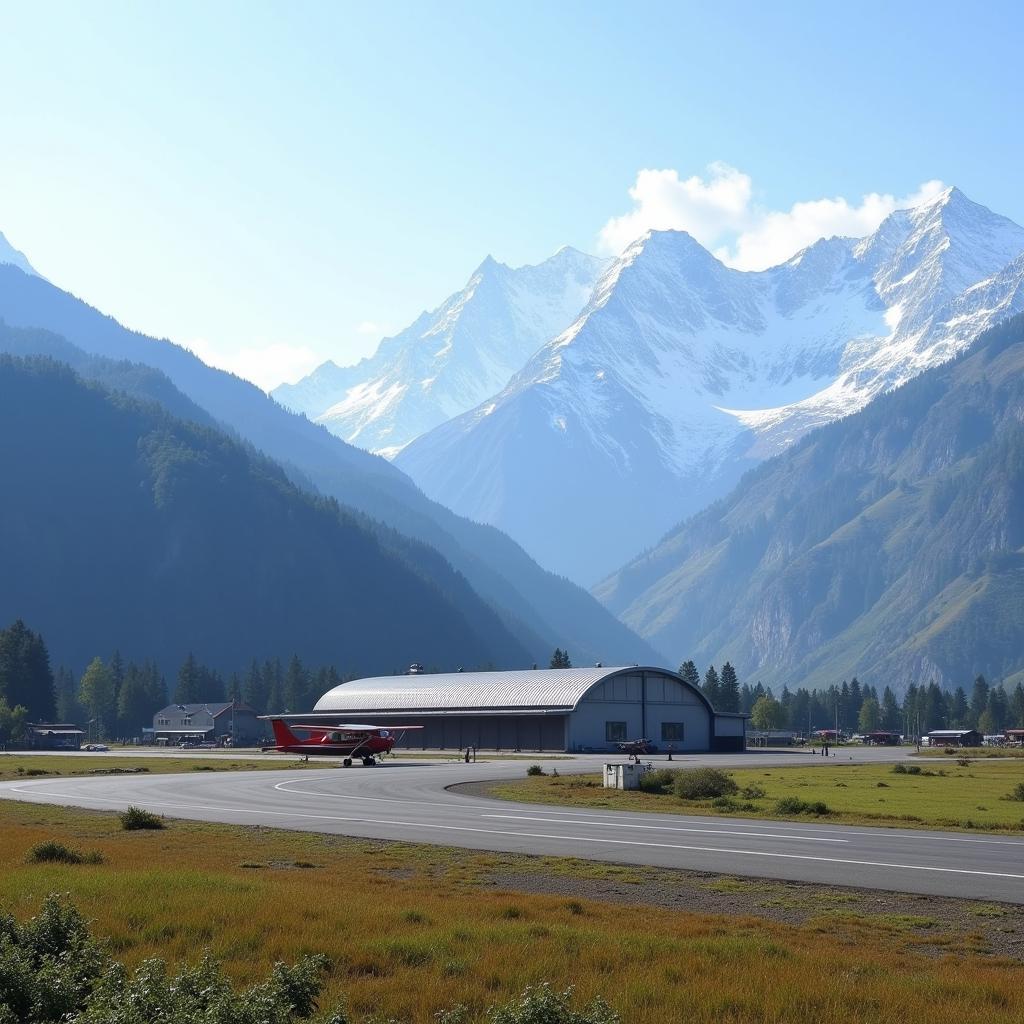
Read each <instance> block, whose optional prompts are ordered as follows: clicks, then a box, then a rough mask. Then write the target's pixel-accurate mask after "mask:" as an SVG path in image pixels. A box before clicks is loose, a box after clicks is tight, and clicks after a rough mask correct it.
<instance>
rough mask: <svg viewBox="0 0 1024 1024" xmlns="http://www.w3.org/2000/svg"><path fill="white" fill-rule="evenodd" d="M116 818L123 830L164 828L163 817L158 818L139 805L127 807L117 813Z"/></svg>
mask: <svg viewBox="0 0 1024 1024" xmlns="http://www.w3.org/2000/svg"><path fill="white" fill-rule="evenodd" d="M118 819H119V820H120V822H121V828H123V829H124V830H125V832H135V831H137V830H138V829H145V828H151V829H158V828H164V827H165V826H164V821H163V818H158V817H157V816H156V815H155V814H151V813H150V812H149V811H144V810H143V809H142V808H141V807H129V808H128V810H127V811H124V812H122V813H121V814H119V815H118Z"/></svg>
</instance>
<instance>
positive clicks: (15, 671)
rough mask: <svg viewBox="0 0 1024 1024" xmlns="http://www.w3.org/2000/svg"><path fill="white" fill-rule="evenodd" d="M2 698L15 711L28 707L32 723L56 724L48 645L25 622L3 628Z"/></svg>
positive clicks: (0, 659) (0, 656)
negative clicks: (17, 708) (54, 721)
mask: <svg viewBox="0 0 1024 1024" xmlns="http://www.w3.org/2000/svg"><path fill="white" fill-rule="evenodd" d="M0 697H5V698H6V699H7V703H8V704H9V705H10V706H11V707H12V708H16V707H19V706H20V707H24V708H25V709H26V711H27V714H28V715H29V719H30V720H35V721H37V722H52V721H53V719H54V717H55V716H56V714H57V699H56V692H55V686H54V679H53V672H52V671H51V669H50V655H49V653H48V652H47V650H46V644H45V642H44V641H43V638H42V636H40V635H39V634H38V633H33V632H32V630H31V629H29V628H28V626H26V625H25V623H24V622H23V621H22V620H21V619H18V620H17V621H15V622H14V623H13V624H12V625H11V626H9V627H8V628H7V629H0Z"/></svg>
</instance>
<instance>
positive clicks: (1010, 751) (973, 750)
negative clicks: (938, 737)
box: [917, 747, 1024, 760]
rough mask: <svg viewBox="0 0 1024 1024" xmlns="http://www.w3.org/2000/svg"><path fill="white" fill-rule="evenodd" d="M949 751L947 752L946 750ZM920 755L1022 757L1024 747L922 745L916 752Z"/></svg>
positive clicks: (955, 757)
mask: <svg viewBox="0 0 1024 1024" xmlns="http://www.w3.org/2000/svg"><path fill="white" fill-rule="evenodd" d="M947 750H948V751H949V753H948V754H947V753H946V751H947ZM917 753H918V756H920V757H943V758H953V759H954V760H956V759H957V758H958V757H973V758H979V757H984V758H990V757H1021V758H1024V747H922V748H921V749H920V750H919V751H918V752H917Z"/></svg>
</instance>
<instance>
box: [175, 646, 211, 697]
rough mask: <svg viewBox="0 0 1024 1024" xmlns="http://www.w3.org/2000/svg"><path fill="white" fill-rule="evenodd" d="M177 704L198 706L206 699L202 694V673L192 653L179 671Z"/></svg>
mask: <svg viewBox="0 0 1024 1024" xmlns="http://www.w3.org/2000/svg"><path fill="white" fill-rule="evenodd" d="M172 699H173V701H174V703H175V704H198V703H199V702H200V701H202V700H204V699H206V698H205V697H204V695H203V693H202V673H201V671H200V668H199V663H198V662H197V661H196V659H195V655H193V653H192V652H191V651H189V652H188V657H187V658H186V659H185V661H184V662H183V664H182V666H181V668H180V669H179V670H178V682H177V685H176V686H175V687H174V696H173V698H172Z"/></svg>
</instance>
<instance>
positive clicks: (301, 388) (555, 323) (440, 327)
mask: <svg viewBox="0 0 1024 1024" xmlns="http://www.w3.org/2000/svg"><path fill="white" fill-rule="evenodd" d="M606 263H607V261H605V260H600V259H598V258H596V257H594V256H589V255H587V254H586V253H582V252H579V251H578V250H576V249H573V248H571V247H569V246H565V247H563V248H562V249H559V250H558V252H557V253H555V255H554V256H552V257H551V258H550V259H547V260H545V261H544V262H543V263H540V264H537V265H536V266H523V267H516V268H513V267H509V266H507V265H506V264H504V263H500V262H499V261H497V260H496V259H494V257H493V256H490V255H489V256H487V257H486V258H485V259H484V260H483V262H481V264H480V265H479V266H478V267H477V268H476V270H474V271H473V273H472V274H471V275H470V278H469V280H468V281H467V282H466V285H465V286H464V287H463V288H462V290H461V291H459V292H456V293H455V294H453V295H451V296H450V297H449V298H448V299H447V300H446V301H445V302H444V303H443V304H442V305H441V306H439V307H438V308H437V309H435V310H433V311H432V312H425V313H423V314H422V315H421V316H420V317H418V318H417V320H416V321H415V322H414V323H413V324H411V325H410V326H409V327H407V328H406V329H405V330H404V331H402V332H401V333H400V334H397V335H395V336H393V337H390V338H385V339H384V340H383V341H382V342H381V343H380V346H379V347H378V350H377V352H376V353H375V354H374V355H373V356H372V357H370V358H369V359H364V360H363V361H362V362H360V363H359V364H357V365H356V366H352V367H338V366H337V365H335V364H334V363H330V364H325V365H324V366H322V367H320V368H318V369H317V370H316V371H314V373H312V374H311V375H310V376H309V377H307V378H305V379H304V380H302V381H300V382H299V383H298V384H295V385H284V386H282V387H280V388H278V389H277V390H276V391H275V392H274V396H275V397H276V398H277V399H278V400H279V401H280V402H282V404H284V405H286V406H288V407H289V408H291V409H293V410H295V411H298V412H304V413H306V414H307V415H309V416H312V417H313V418H315V419H317V420H318V421H319V422H321V423H323V424H324V425H325V426H327V428H328V429H329V430H331V431H332V432H333V433H336V434H338V435H339V436H340V437H343V438H344V439H345V440H347V441H349V442H351V443H352V444H356V445H358V446H360V447H362V448H368V449H371V450H373V451H379V452H381V453H382V454H386V455H389V456H393V455H394V454H396V453H397V451H398V450H400V449H401V447H402V446H403V445H405V444H407V443H408V442H409V441H411V440H412V439H413V438H415V437H417V436H419V435H420V434H422V433H424V432H425V431H427V430H430V429H431V428H433V427H435V426H437V425H438V424H440V423H443V422H445V421H446V420H448V419H451V418H452V417H454V416H457V415H459V414H460V413H462V412H465V411H466V410H467V409H471V408H473V407H474V406H475V405H477V404H478V403H479V402H481V401H482V400H483V399H484V398H486V397H487V396H488V395H492V394H494V393H495V392H496V391H498V390H500V389H501V388H502V387H503V386H504V385H505V383H506V382H507V381H508V379H509V377H511V376H512V375H513V374H514V373H515V372H516V371H517V370H519V369H520V368H521V367H522V365H523V364H524V363H525V362H526V361H527V359H529V357H530V356H531V355H532V354H533V352H534V351H536V350H537V349H538V348H539V347H540V346H541V345H542V344H543V343H544V342H545V341H547V340H548V339H549V338H550V337H551V336H552V335H555V334H557V333H559V332H560V331H562V330H563V329H564V328H565V327H567V326H568V325H569V324H570V323H571V322H572V321H573V320H574V319H575V317H576V316H577V314H578V313H579V311H580V310H581V309H582V308H583V307H584V306H585V305H586V304H587V302H588V301H589V299H590V296H591V293H592V291H593V287H594V282H595V281H596V280H597V278H598V276H599V274H600V272H601V270H602V269H603V268H604V266H605V265H606Z"/></svg>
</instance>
